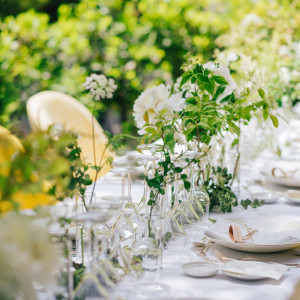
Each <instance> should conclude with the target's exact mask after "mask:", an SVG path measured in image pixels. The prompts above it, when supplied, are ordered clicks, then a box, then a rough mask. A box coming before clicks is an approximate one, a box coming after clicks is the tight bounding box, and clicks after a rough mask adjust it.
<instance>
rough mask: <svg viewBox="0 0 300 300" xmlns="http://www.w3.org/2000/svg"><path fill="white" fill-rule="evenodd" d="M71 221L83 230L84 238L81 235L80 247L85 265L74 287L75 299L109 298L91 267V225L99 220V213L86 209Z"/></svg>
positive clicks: (92, 235)
mask: <svg viewBox="0 0 300 300" xmlns="http://www.w3.org/2000/svg"><path fill="white" fill-rule="evenodd" d="M73 221H74V222H75V223H76V224H77V225H80V226H82V229H83V230H85V239H84V237H83V235H82V249H84V251H82V252H83V255H82V260H83V264H84V265H85V271H84V274H83V277H82V279H81V281H80V283H79V284H78V286H77V287H76V289H75V299H76V298H78V299H85V298H86V297H104V298H105V299H110V297H109V294H108V292H107V290H106V289H105V287H104V285H102V284H101V283H100V281H99V280H98V278H97V276H96V274H95V273H94V272H93V269H92V257H93V254H92V244H93V242H92V241H93V237H94V232H93V226H94V225H95V224H97V223H98V222H99V215H98V214H97V213H95V212H93V211H88V212H86V213H82V214H79V215H77V216H76V217H75V218H74V219H73ZM83 246H84V247H83Z"/></svg>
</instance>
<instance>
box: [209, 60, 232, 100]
mask: <svg viewBox="0 0 300 300" xmlns="http://www.w3.org/2000/svg"><path fill="white" fill-rule="evenodd" d="M203 68H204V69H208V70H210V71H212V72H213V74H214V75H217V76H222V77H224V78H225V79H226V81H227V82H228V85H226V88H225V90H224V92H223V93H222V95H220V96H219V97H218V99H217V101H218V100H221V99H223V98H224V97H226V96H228V95H230V94H231V93H232V92H233V90H235V89H236V87H237V85H236V83H235V82H234V80H233V79H232V77H231V75H230V70H229V68H228V67H225V66H223V65H220V64H215V63H213V62H212V61H209V62H207V63H206V64H204V65H203Z"/></svg>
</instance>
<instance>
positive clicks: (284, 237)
mask: <svg viewBox="0 0 300 300" xmlns="http://www.w3.org/2000/svg"><path fill="white" fill-rule="evenodd" d="M232 225H239V224H234V223H232V222H229V221H226V220H218V222H217V223H215V224H214V225H212V226H211V227H209V228H208V229H207V230H206V231H205V234H206V235H208V236H210V237H212V238H214V239H218V240H223V241H228V242H232V240H234V239H232V238H231V237H230V235H229V228H230V226H232ZM234 227H235V226H234ZM240 229H241V232H240V234H239V235H238V237H237V239H236V241H234V242H244V243H245V244H256V245H278V244H289V243H300V232H299V229H298V230H297V229H295V230H286V231H280V232H270V231H264V229H263V228H251V229H252V230H257V232H255V233H254V234H253V235H252V240H251V239H247V240H245V241H242V240H241V238H240V237H244V236H246V235H248V234H249V232H248V231H247V227H246V226H245V225H240Z"/></svg>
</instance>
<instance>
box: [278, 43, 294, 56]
mask: <svg viewBox="0 0 300 300" xmlns="http://www.w3.org/2000/svg"><path fill="white" fill-rule="evenodd" d="M278 54H280V55H290V54H291V53H290V49H289V47H288V46H287V45H282V46H281V47H280V48H279V49H278Z"/></svg>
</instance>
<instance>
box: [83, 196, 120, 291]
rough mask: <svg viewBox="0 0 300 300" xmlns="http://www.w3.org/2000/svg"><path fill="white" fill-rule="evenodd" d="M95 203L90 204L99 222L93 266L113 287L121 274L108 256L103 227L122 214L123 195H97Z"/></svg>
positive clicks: (104, 280)
mask: <svg viewBox="0 0 300 300" xmlns="http://www.w3.org/2000/svg"><path fill="white" fill-rule="evenodd" d="M95 200H96V201H95V203H93V204H92V205H90V206H89V211H91V212H94V213H95V214H97V218H98V221H99V223H98V224H97V225H96V226H94V231H93V232H94V239H93V241H94V244H93V266H94V272H95V273H96V275H97V277H98V279H99V280H100V281H101V282H102V283H103V284H105V285H106V286H109V287H111V288H113V287H114V282H113V281H112V280H111V278H110V277H112V278H113V279H114V280H115V281H118V280H119V275H118V273H117V272H116V271H115V269H114V267H113V265H112V263H111V262H110V260H109V259H108V257H107V248H108V240H109V236H108V237H107V236H106V235H105V233H104V232H103V227H104V226H107V225H106V223H107V222H109V221H110V220H113V219H114V218H116V217H117V215H118V214H120V211H121V209H122V199H121V197H114V196H106V197H105V196H104V197H101V198H100V197H95Z"/></svg>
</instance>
